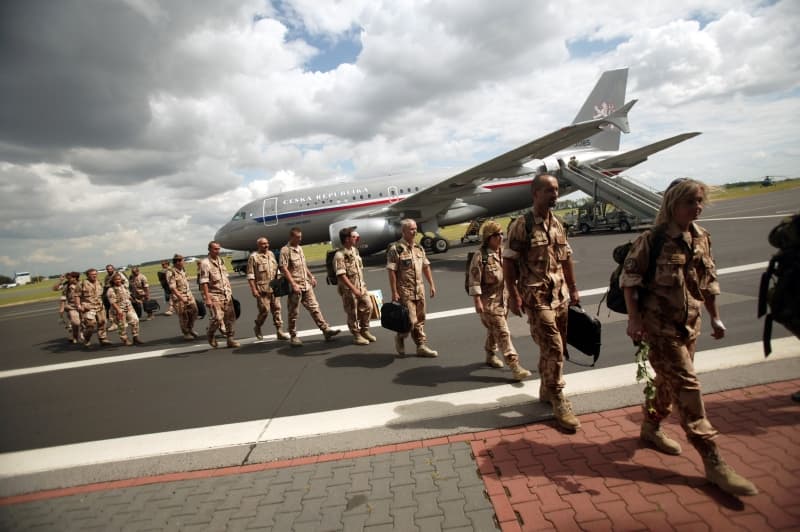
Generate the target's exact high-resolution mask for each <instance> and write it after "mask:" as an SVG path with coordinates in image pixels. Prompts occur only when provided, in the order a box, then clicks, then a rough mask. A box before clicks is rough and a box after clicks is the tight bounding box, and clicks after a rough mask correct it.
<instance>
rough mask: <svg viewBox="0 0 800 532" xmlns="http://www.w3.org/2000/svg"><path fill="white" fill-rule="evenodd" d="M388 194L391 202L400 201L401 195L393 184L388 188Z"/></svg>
mask: <svg viewBox="0 0 800 532" xmlns="http://www.w3.org/2000/svg"><path fill="white" fill-rule="evenodd" d="M386 195H387V196H389V203H396V202H398V201H400V196H399V195H398V192H397V187H396V186H394V185H392V186H390V187H389V188H387V189H386Z"/></svg>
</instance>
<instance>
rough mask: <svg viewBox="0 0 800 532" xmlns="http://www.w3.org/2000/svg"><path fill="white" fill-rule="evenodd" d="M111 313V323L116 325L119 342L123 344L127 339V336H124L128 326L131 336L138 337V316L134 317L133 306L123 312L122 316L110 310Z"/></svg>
mask: <svg viewBox="0 0 800 532" xmlns="http://www.w3.org/2000/svg"><path fill="white" fill-rule="evenodd" d="M111 313H112V314H113V315H114V319H113V320H111V321H113V322H114V323H116V324H117V329H118V330H119V339H120V340H122V341H123V342H124V341H126V340H127V339H128V335H127V334H126V329H127V328H128V325H130V326H131V334H132V335H133V336H139V316H137V315H136V311H135V310H133V306H130V307H128V308H127V310H123V311H122V314H117V313H116V312H114V309H111Z"/></svg>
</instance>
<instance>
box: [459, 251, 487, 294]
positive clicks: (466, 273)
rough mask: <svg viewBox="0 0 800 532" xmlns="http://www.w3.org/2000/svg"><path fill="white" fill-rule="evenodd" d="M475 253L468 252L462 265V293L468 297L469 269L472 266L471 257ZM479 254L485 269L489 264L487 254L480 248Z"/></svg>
mask: <svg viewBox="0 0 800 532" xmlns="http://www.w3.org/2000/svg"><path fill="white" fill-rule="evenodd" d="M475 253H478V252H477V251H470V252H469V253H467V263H466V264H465V265H464V266H465V268H464V291H465V292H466V293H467V295H469V267H470V265H471V264H472V257H474V256H475ZM479 253H480V254H481V262H482V263H483V267H484V268H485V267H486V264H487V263H488V262H489V254H488V253H486V250H485V249H484V248H483V246H481V248H480V251H479Z"/></svg>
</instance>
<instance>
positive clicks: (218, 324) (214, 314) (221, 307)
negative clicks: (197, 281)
mask: <svg viewBox="0 0 800 532" xmlns="http://www.w3.org/2000/svg"><path fill="white" fill-rule="evenodd" d="M207 307H208V328H207V329H206V334H208V336H209V337H210V336H211V335H213V334H214V333H215V332H217V330H220V331H222V334H224V335H225V336H228V337H230V338H233V334H234V332H235V330H234V329H235V325H236V312H235V311H234V309H233V298H228V299H224V298H219V299H218V298H215V297H214V296H211V304H210V305H207Z"/></svg>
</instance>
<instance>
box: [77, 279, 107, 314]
mask: <svg viewBox="0 0 800 532" xmlns="http://www.w3.org/2000/svg"><path fill="white" fill-rule="evenodd" d="M78 286H79V287H80V288H79V289H78V296H79V297H80V302H81V310H94V311H99V310H102V309H103V285H102V284H100V281H95V282H91V281H89V279H84V280H83V281H81V282H80V284H79V285H78Z"/></svg>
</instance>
